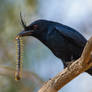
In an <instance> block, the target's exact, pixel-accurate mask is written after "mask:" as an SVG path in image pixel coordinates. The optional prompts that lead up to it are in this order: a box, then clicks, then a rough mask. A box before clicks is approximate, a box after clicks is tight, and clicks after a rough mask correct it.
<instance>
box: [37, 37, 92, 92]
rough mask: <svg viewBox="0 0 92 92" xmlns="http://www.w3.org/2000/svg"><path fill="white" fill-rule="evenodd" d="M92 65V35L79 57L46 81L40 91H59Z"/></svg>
mask: <svg viewBox="0 0 92 92" xmlns="http://www.w3.org/2000/svg"><path fill="white" fill-rule="evenodd" d="M90 67H92V37H91V38H90V39H89V40H88V42H87V43H86V46H85V48H84V50H83V53H82V55H81V57H80V58H79V59H77V60H76V61H74V62H73V63H72V64H71V65H70V66H68V67H67V68H65V69H64V70H63V71H62V72H60V73H59V74H57V75H56V76H55V77H54V78H52V79H51V80H49V81H48V82H46V83H45V84H44V85H43V86H42V88H41V89H40V90H39V91H38V92H57V91H59V90H60V89H61V88H62V87H63V86H64V85H66V84H67V83H68V82H70V81H71V80H72V79H74V78H75V77H76V76H78V75H79V74H80V73H82V72H84V71H86V70H88V69H89V68H90Z"/></svg>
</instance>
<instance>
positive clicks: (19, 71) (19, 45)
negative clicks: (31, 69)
mask: <svg viewBox="0 0 92 92" xmlns="http://www.w3.org/2000/svg"><path fill="white" fill-rule="evenodd" d="M22 51H23V42H22V39H21V37H19V36H17V37H16V72H15V80H20V79H21V78H22Z"/></svg>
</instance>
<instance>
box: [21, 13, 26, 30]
mask: <svg viewBox="0 0 92 92" xmlns="http://www.w3.org/2000/svg"><path fill="white" fill-rule="evenodd" d="M20 21H21V25H22V26H23V28H24V29H26V23H25V22H24V21H23V18H22V14H21V12H20Z"/></svg>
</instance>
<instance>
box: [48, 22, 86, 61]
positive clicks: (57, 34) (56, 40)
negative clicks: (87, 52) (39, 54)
mask: <svg viewBox="0 0 92 92" xmlns="http://www.w3.org/2000/svg"><path fill="white" fill-rule="evenodd" d="M51 26H53V27H51V28H52V29H51V28H50V29H48V36H47V43H48V47H49V48H50V49H51V51H52V52H53V53H54V54H55V56H57V57H58V58H60V59H62V60H63V61H65V62H68V61H71V60H76V59H78V58H79V57H80V55H81V53H82V51H83V48H84V46H85V44H86V42H87V40H86V39H85V38H84V37H83V36H82V35H81V34H80V33H79V32H77V31H76V30H75V29H72V28H70V27H68V26H65V25H62V24H59V23H56V24H54V25H51Z"/></svg>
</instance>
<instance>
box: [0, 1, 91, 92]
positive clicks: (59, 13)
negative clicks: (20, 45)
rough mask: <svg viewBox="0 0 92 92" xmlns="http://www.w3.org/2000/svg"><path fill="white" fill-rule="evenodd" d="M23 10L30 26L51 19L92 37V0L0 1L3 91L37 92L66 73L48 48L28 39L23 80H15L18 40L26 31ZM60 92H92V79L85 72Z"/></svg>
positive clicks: (1, 88) (25, 44)
mask: <svg viewBox="0 0 92 92" xmlns="http://www.w3.org/2000/svg"><path fill="white" fill-rule="evenodd" d="M20 11H21V12H22V16H23V19H24V20H25V22H26V24H27V25H29V24H30V23H31V22H33V21H35V20H36V19H48V20H53V21H57V22H60V23H62V24H65V25H68V26H70V27H72V28H74V29H76V30H78V31H79V32H80V33H81V34H83V35H84V36H85V37H86V38H87V39H89V38H90V37H91V36H92V0H0V92H37V90H38V89H39V88H40V87H41V85H42V84H43V82H44V81H47V80H49V79H51V78H52V77H54V76H55V75H56V74H57V73H58V72H60V71H61V70H63V64H62V62H61V61H60V60H59V59H58V58H56V57H55V56H54V55H53V53H52V52H51V51H50V50H49V49H48V48H47V47H46V46H44V45H43V44H42V43H41V42H40V41H38V40H37V39H35V38H33V37H25V38H23V41H24V54H23V72H24V73H23V78H22V80H20V81H15V78H14V72H15V69H16V41H15V37H16V35H17V34H18V33H19V32H20V31H21V30H22V29H23V28H22V26H21V24H20V16H19V15H20ZM60 92H92V76H90V75H89V74H87V73H82V74H81V75H79V76H78V77H77V78H75V79H74V80H72V81H71V82H70V83H68V84H67V85H66V86H64V87H63V88H62V89H61V90H60Z"/></svg>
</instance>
